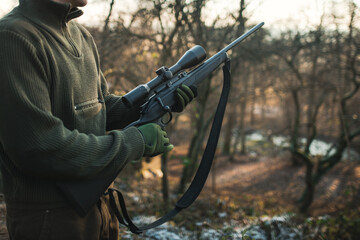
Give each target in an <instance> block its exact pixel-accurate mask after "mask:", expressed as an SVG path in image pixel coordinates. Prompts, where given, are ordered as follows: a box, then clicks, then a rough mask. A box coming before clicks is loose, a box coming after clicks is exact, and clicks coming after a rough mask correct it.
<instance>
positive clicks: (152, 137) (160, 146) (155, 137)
mask: <svg viewBox="0 0 360 240" xmlns="http://www.w3.org/2000/svg"><path fill="white" fill-rule="evenodd" d="M138 129H139V131H140V132H141V134H142V135H143V138H144V142H145V152H144V156H146V157H153V156H156V155H158V154H161V153H165V152H169V151H171V150H172V149H173V148H174V145H172V144H170V141H169V139H168V138H167V134H166V132H165V131H164V130H162V129H161V127H160V126H159V125H158V124H155V123H148V124H145V125H142V126H140V127H138Z"/></svg>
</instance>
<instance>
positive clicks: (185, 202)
mask: <svg viewBox="0 0 360 240" xmlns="http://www.w3.org/2000/svg"><path fill="white" fill-rule="evenodd" d="M222 69H223V75H224V82H223V89H222V92H221V97H220V100H219V103H218V106H217V109H216V113H215V117H214V120H213V124H212V127H211V131H210V136H209V139H208V142H207V145H206V148H205V151H204V154H203V157H202V159H201V163H200V166H199V168H198V170H197V172H196V175H195V177H194V179H193V181H192V183H191V185H190V187H189V188H188V189H187V190H186V192H185V193H184V195H183V196H182V197H181V198H180V199H179V201H178V202H177V203H176V204H175V207H174V209H173V210H171V211H170V212H168V213H167V214H166V215H165V216H163V217H161V218H160V219H158V220H156V221H155V222H153V223H151V224H148V225H145V226H142V227H137V226H136V225H135V224H134V223H133V222H132V220H131V218H130V217H129V214H128V212H127V210H126V205H125V201H124V197H123V195H122V194H121V192H120V191H119V190H117V189H109V190H108V192H107V193H106V194H109V195H110V204H111V208H112V209H113V211H114V213H115V215H116V217H117V218H118V221H119V223H121V224H123V225H125V226H127V227H128V228H129V229H130V231H131V232H133V233H135V234H140V233H142V232H143V231H145V230H148V229H151V228H154V227H157V226H160V225H161V224H163V223H165V222H167V221H169V220H171V219H172V218H173V217H174V216H175V215H176V214H178V213H179V212H180V211H181V210H182V209H184V208H187V207H189V206H190V205H191V204H192V203H193V202H194V201H195V199H196V198H197V197H198V196H199V194H200V192H201V190H202V189H203V187H204V185H205V182H206V179H207V177H208V175H209V172H210V168H211V165H212V162H213V159H214V155H215V151H216V147H217V143H218V140H219V136H220V130H221V125H222V121H223V118H224V113H225V108H226V104H227V100H228V96H229V92H230V59H228V60H227V61H226V62H225V64H224V66H223V68H222ZM115 193H116V195H117V198H115ZM116 200H117V201H118V202H119V204H120V208H121V212H122V214H121V213H120V210H119V207H118V204H117V203H116Z"/></svg>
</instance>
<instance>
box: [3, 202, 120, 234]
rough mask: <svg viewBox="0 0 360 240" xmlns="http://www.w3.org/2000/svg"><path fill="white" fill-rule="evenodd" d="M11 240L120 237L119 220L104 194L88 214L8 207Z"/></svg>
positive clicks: (68, 209)
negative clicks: (84, 215) (81, 215)
mask: <svg viewBox="0 0 360 240" xmlns="http://www.w3.org/2000/svg"><path fill="white" fill-rule="evenodd" d="M6 220H7V228H8V232H9V236H10V239H11V240H65V239H68V240H72V239H74V240H105V239H106V240H118V238H119V223H118V220H117V219H116V217H115V215H114V214H113V212H112V210H111V209H110V204H109V196H108V195H107V196H102V197H101V199H100V201H99V202H98V204H97V206H94V207H93V208H92V209H91V211H90V212H89V213H88V214H87V215H86V217H80V216H79V215H78V214H77V213H76V212H75V211H74V210H73V209H72V208H70V207H64V208H55V209H45V210H44V209H42V210H39V209H28V208H26V209H18V208H17V209H14V208H11V207H7V218H6Z"/></svg>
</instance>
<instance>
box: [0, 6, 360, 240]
mask: <svg viewBox="0 0 360 240" xmlns="http://www.w3.org/2000/svg"><path fill="white" fill-rule="evenodd" d="M16 5H17V1H14V0H7V1H6V2H5V1H4V0H2V5H1V7H0V16H3V15H4V14H6V13H7V12H8V11H10V10H11V9H12V8H13V7H14V6H16ZM359 7H360V2H359V1H355V0H302V1H295V0H287V1H286V0H273V1H270V0H253V1H250V0H222V1H220V0H168V1H165V0H151V1H150V0H136V1H123V0H93V1H91V0H89V3H88V5H87V6H86V7H84V8H83V10H84V12H85V14H84V15H83V16H82V17H80V18H79V19H78V20H76V21H78V22H80V23H81V24H83V25H85V26H86V27H87V29H88V30H89V31H90V32H91V33H92V35H93V36H94V39H95V41H96V43H97V46H98V50H99V54H100V58H101V65H102V71H103V73H104V75H105V77H106V78H107V81H108V84H109V87H110V89H111V92H113V93H115V94H118V95H123V94H125V93H126V92H128V91H130V90H131V89H133V88H134V87H136V86H137V85H139V84H143V83H145V82H147V81H149V80H151V79H152V78H153V77H155V76H156V74H155V70H156V69H158V68H159V67H161V66H168V67H170V66H172V65H173V64H174V63H176V62H177V60H178V59H179V58H180V57H181V56H182V54H184V53H185V51H186V50H188V49H189V48H191V47H192V46H194V45H201V46H203V47H204V48H205V49H206V51H207V54H208V57H209V56H212V55H213V54H214V53H216V52H217V51H219V50H220V49H222V48H223V47H225V46H226V45H227V44H228V43H230V42H231V41H232V40H234V39H236V38H237V37H238V36H240V35H241V34H243V33H244V32H246V31H247V30H249V29H250V28H251V27H253V26H254V25H256V24H258V23H260V22H262V21H264V22H265V25H264V27H263V28H262V29H261V30H260V31H258V32H256V33H255V34H253V35H252V36H251V37H250V38H248V39H247V40H245V41H244V42H242V43H241V44H240V45H239V46H237V47H236V48H234V49H233V50H232V51H231V52H230V57H231V67H232V79H231V82H232V89H231V94H230V99H229V103H228V105H227V108H226V114H225V119H224V123H223V126H222V135H221V138H220V141H219V145H218V148H217V153H216V159H215V162H214V165H213V168H212V172H211V174H210V176H209V179H208V181H207V184H206V187H205V189H204V190H203V192H202V193H201V195H200V197H199V199H198V200H197V201H196V202H195V203H194V204H193V205H192V206H191V207H190V208H189V209H187V210H184V211H183V212H182V213H180V214H179V216H177V217H176V218H175V219H174V220H173V221H172V222H170V223H168V224H166V225H165V226H162V227H161V228H159V229H157V230H154V231H149V232H147V233H145V235H143V236H141V237H139V238H137V237H135V236H133V235H131V234H130V233H129V232H128V231H126V230H125V229H123V231H122V233H121V234H122V238H124V239H146V238H149V239H358V236H359V235H360V215H359V212H360V207H359V203H360V184H359V183H360V108H359V106H360V90H359V88H360V9H359ZM221 86H222V73H221V71H217V72H214V74H212V75H211V76H210V77H209V78H208V79H207V80H206V81H204V82H203V83H202V84H201V85H200V86H199V88H198V91H199V96H198V97H197V98H196V100H194V102H193V103H191V104H190V105H189V106H188V107H187V109H186V110H185V111H184V112H183V113H181V114H177V115H175V116H174V119H173V121H172V123H171V124H170V125H168V126H167V129H166V130H167V131H168V132H169V137H170V140H171V141H172V143H173V144H174V145H175V149H174V150H173V151H171V152H170V153H169V154H167V155H163V156H161V157H157V158H153V159H146V160H144V161H142V162H140V163H136V164H128V166H127V167H126V168H125V169H124V170H123V172H122V173H121V174H120V175H119V177H118V179H117V181H116V184H117V187H118V188H119V189H121V190H122V192H123V193H124V195H125V197H126V201H127V202H128V204H129V208H130V211H131V213H133V216H134V217H135V221H137V222H139V223H140V224H141V223H145V222H147V221H150V220H151V219H155V218H156V217H159V216H161V215H162V214H164V213H165V212H166V211H167V210H169V209H170V208H171V207H172V206H173V204H174V202H176V201H177V199H178V198H179V196H181V195H180V194H181V193H183V192H184V191H186V189H187V187H188V186H189V183H190V182H191V179H192V177H193V175H194V173H195V172H196V169H197V166H198V165H199V161H200V159H201V156H202V153H203V150H204V146H205V144H206V141H207V137H208V131H209V128H210V126H211V122H212V117H213V115H214V111H215V106H216V105H217V102H218V99H219V96H220V91H221ZM1 209H2V210H0V211H1V213H0V214H2V218H1V219H0V222H1V223H2V224H3V225H2V230H3V231H1V230H0V238H1V236H4V237H6V236H5V234H6V233H5V231H6V229H5V226H4V221H5V220H4V217H3V216H4V215H5V210H4V207H2V208H1ZM0 229H1V227H0ZM2 233H3V234H2ZM4 239H6V238H4Z"/></svg>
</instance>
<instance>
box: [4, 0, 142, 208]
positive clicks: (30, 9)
mask: <svg viewBox="0 0 360 240" xmlns="http://www.w3.org/2000/svg"><path fill="white" fill-rule="evenodd" d="M81 14H82V11H81V10H79V9H70V4H60V3H56V2H53V1H50V0H20V4H19V6H18V7H16V8H15V9H14V10H13V11H11V12H10V13H9V14H8V15H6V16H5V17H4V18H2V19H1V20H0V168H1V171H2V175H3V181H4V193H5V199H6V202H7V204H10V205H13V206H17V205H18V206H27V205H29V206H31V205H32V204H37V205H49V204H50V205H51V204H54V205H63V204H64V202H65V199H64V197H63V195H62V194H61V193H60V192H59V190H58V188H57V187H56V185H55V182H56V181H58V180H60V181H61V180H84V179H91V178H95V177H96V176H98V175H100V174H101V175H103V174H111V173H114V172H119V171H120V170H121V169H122V168H123V167H124V165H125V164H126V163H127V162H128V161H129V160H137V159H139V158H141V157H142V155H143V152H144V141H143V138H142V136H141V133H140V132H139V131H138V130H137V129H136V128H134V127H132V128H129V129H127V130H124V131H120V130H113V131H110V132H108V133H106V130H112V129H114V128H122V127H124V126H126V125H127V124H128V123H129V122H131V121H133V120H134V119H136V118H137V117H138V109H133V110H132V109H127V108H126V107H125V105H123V103H122V101H121V97H117V96H114V95H111V94H109V92H108V88H107V84H106V82H105V80H104V77H103V75H102V73H101V71H100V63H99V57H98V53H97V49H96V46H95V44H94V40H93V38H92V37H91V35H90V34H89V33H88V31H87V30H85V29H84V28H83V27H82V26H81V25H79V24H78V23H76V22H75V21H71V19H73V18H76V17H79V16H80V15H81ZM39 203H40V204H39Z"/></svg>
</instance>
